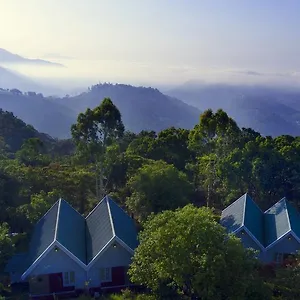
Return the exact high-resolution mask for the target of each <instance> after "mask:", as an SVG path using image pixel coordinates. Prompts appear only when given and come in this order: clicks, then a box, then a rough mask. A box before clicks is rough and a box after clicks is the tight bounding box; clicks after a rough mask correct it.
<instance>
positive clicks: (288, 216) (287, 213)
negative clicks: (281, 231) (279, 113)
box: [284, 197, 293, 230]
mask: <svg viewBox="0 0 300 300" xmlns="http://www.w3.org/2000/svg"><path fill="white" fill-rule="evenodd" d="M284 202H285V207H286V209H285V210H286V215H287V219H288V224H289V227H290V230H293V229H292V225H291V221H290V213H289V209H288V205H287V201H286V198H285V197H284Z"/></svg>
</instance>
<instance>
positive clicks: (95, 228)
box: [86, 197, 114, 263]
mask: <svg viewBox="0 0 300 300" xmlns="http://www.w3.org/2000/svg"><path fill="white" fill-rule="evenodd" d="M113 236H114V234H113V228H112V223H111V220H110V214H109V210H108V204H107V199H106V197H105V198H104V199H103V200H101V201H100V202H99V204H98V205H97V206H96V207H95V208H94V209H93V210H92V211H91V213H90V214H89V215H88V216H87V217H86V250H87V263H89V262H90V261H91V260H92V259H93V258H94V257H95V256H96V255H97V254H98V253H99V252H100V251H101V249H102V248H103V247H104V246H105V245H106V244H107V243H108V242H109V241H110V239H112V238H113Z"/></svg>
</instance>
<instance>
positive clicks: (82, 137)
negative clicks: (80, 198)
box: [71, 98, 124, 198]
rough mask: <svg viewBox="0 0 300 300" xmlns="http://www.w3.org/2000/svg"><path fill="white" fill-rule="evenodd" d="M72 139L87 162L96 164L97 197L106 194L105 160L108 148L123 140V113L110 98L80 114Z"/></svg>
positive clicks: (73, 128)
mask: <svg viewBox="0 0 300 300" xmlns="http://www.w3.org/2000/svg"><path fill="white" fill-rule="evenodd" d="M71 131H72V137H73V139H74V141H75V144H76V146H77V149H78V150H79V153H80V154H81V155H83V157H84V158H85V161H87V162H90V163H93V164H95V170H96V173H97V174H98V176H96V178H97V179H98V181H97V186H99V188H97V191H98V193H97V197H99V198H101V197H102V196H103V195H104V193H105V187H104V173H105V172H104V170H103V160H104V154H105V151H106V149H107V147H108V146H109V145H111V144H113V143H114V142H116V141H118V140H119V139H121V138H122V136H123V134H124V125H123V122H122V119H121V113H120V111H119V110H118V108H117V107H116V106H115V105H114V104H113V102H112V101H111V100H110V99H109V98H105V99H104V100H103V101H102V103H101V104H100V105H99V106H97V107H96V108H94V109H92V110H91V109H89V108H88V109H87V110H86V112H85V113H80V114H79V115H78V118H77V123H76V124H74V125H72V127H71Z"/></svg>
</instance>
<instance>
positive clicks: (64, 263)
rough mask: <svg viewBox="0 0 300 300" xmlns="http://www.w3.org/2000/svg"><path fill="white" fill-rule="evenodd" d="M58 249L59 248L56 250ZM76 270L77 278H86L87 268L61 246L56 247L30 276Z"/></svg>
mask: <svg viewBox="0 0 300 300" xmlns="http://www.w3.org/2000/svg"><path fill="white" fill-rule="evenodd" d="M56 249H58V250H56ZM69 271H74V272H75V273H76V278H78V279H80V278H82V282H84V280H85V269H84V268H82V267H81V266H80V265H79V264H77V263H76V262H75V261H74V260H73V259H72V258H70V257H69V256H68V255H67V254H66V253H65V252H64V251H63V250H62V249H60V248H59V246H58V247H57V248H56V247H54V248H53V249H51V251H49V252H48V253H47V254H46V255H45V257H44V258H43V259H42V260H41V261H40V262H39V263H38V264H37V265H36V266H35V267H34V268H33V269H32V271H31V273H30V276H36V275H41V274H52V273H61V272H69Z"/></svg>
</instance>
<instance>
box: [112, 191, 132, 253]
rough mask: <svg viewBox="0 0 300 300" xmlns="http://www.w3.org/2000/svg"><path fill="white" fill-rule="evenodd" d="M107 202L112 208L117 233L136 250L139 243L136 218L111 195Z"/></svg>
mask: <svg viewBox="0 0 300 300" xmlns="http://www.w3.org/2000/svg"><path fill="white" fill-rule="evenodd" d="M107 202H108V204H109V208H110V213H111V217H112V223H113V227H114V231H115V235H116V236H117V237H118V238H119V239H121V240H122V241H123V242H124V243H125V244H127V245H128V246H129V247H130V248H131V249H132V250H134V249H135V248H136V247H137V245H138V240H137V229H136V225H135V223H134V220H133V219H132V218H131V217H130V216H128V215H127V213H126V212H125V211H124V210H123V209H122V208H121V207H120V206H118V205H117V204H116V203H115V202H114V201H113V200H112V199H111V198H110V197H107Z"/></svg>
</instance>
